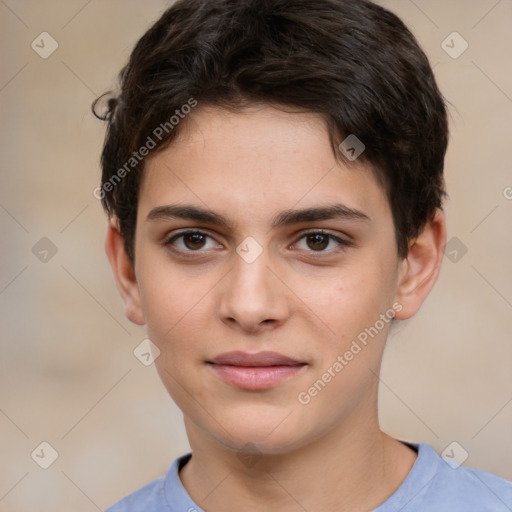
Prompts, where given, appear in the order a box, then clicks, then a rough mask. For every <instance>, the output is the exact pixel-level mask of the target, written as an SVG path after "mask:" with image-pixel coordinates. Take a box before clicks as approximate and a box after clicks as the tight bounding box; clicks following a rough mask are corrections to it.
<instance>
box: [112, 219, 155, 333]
mask: <svg viewBox="0 0 512 512" xmlns="http://www.w3.org/2000/svg"><path fill="white" fill-rule="evenodd" d="M105 251H106V253H107V256H108V259H109V261H110V265H111V267H112V271H113V272H114V277H115V280H116V284H117V289H118V290H119V293H120V294H121V297H122V299H123V302H124V306H125V315H126V317H127V318H128V320H130V321H131V322H133V323H135V324H137V325H144V324H145V321H144V313H143V311H142V307H141V302H140V291H139V285H138V283H137V279H136V277H135V270H134V267H133V263H132V262H131V260H130V258H129V257H128V255H127V254H126V250H125V247H124V238H123V236H122V234H121V232H120V230H119V227H118V223H117V221H116V220H115V219H112V220H111V221H110V222H109V225H108V229H107V236H106V240H105Z"/></svg>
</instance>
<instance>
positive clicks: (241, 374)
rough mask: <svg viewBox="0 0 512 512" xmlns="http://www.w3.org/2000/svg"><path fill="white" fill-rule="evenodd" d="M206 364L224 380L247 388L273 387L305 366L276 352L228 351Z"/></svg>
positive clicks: (301, 362)
mask: <svg viewBox="0 0 512 512" xmlns="http://www.w3.org/2000/svg"><path fill="white" fill-rule="evenodd" d="M207 363H208V365H209V366H210V367H211V368H212V369H213V371H214V372H215V373H216V374H217V376H218V377H220V378H221V379H222V380H223V381H224V382H226V383H227V384H231V385H233V386H236V387H238V388H241V389H246V390H262V389H270V388H273V387H275V386H277V385H278V384H280V383H281V382H283V381H285V380H288V379H290V378H292V377H293V376H295V375H296V374H297V373H298V372H299V371H301V370H302V368H304V367H305V366H306V363H304V362H303V361H298V360H297V359H293V358H291V357H288V356H285V355H283V354H279V353H277V352H258V353H255V354H251V353H248V352H226V353H224V354H220V355H218V356H217V357H215V358H214V359H212V360H211V361H207Z"/></svg>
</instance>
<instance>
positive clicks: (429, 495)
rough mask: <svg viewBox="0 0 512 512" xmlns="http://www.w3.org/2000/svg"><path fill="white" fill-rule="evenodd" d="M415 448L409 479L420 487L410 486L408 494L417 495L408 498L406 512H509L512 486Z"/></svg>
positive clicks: (431, 451) (429, 449)
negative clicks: (415, 452) (420, 511)
mask: <svg viewBox="0 0 512 512" xmlns="http://www.w3.org/2000/svg"><path fill="white" fill-rule="evenodd" d="M417 446H418V448H419V454H418V459H417V463H416V464H415V467H413V470H412V471H411V475H410V476H414V477H415V480H416V483H417V484H418V483H421V484H422V485H421V486H420V485H413V486H411V488H410V489H409V490H410V491H413V490H414V491H416V492H415V493H414V494H413V493H412V492H411V494H413V495H409V496H408V501H409V503H408V505H407V507H409V508H407V507H406V508H405V510H407V511H408V510H415V511H418V510H436V511H437V512H445V511H446V512H448V511H449V512H459V511H460V512H462V511H464V512H466V511H468V510H472V511H475V512H477V511H491V510H492V511H493V512H511V511H512V482H510V481H508V480H505V479H503V478H500V477H498V476H496V475H493V474H491V473H487V472H485V471H480V470H477V469H471V468H468V467H465V466H458V465H456V464H453V463H452V462H451V461H449V459H446V460H445V459H443V458H442V457H440V456H439V455H438V454H437V453H436V452H435V450H434V448H433V447H432V446H430V445H428V444H424V443H420V444H419V445H417ZM412 473H414V475H413V474H412ZM406 481H407V479H406ZM404 483H405V482H404Z"/></svg>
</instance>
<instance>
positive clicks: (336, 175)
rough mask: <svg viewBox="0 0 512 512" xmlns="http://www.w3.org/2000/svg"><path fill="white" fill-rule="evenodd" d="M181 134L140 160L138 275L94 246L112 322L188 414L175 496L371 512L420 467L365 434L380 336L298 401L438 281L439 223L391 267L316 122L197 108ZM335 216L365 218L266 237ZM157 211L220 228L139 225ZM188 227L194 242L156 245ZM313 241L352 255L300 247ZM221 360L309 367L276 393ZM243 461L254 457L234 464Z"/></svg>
mask: <svg viewBox="0 0 512 512" xmlns="http://www.w3.org/2000/svg"><path fill="white" fill-rule="evenodd" d="M183 123H184V124H183V126H181V127H180V128H181V129H182V131H181V132H180V135H179V137H178V138H177V139H176V140H175V141H174V142H173V143H172V144H171V145H170V146H169V147H168V148H166V149H165V150H164V151H162V152H159V153H156V154H155V155H152V156H150V158H148V160H147V162H146V168H145V173H144V179H143V182H142V184H141V190H140V199H139V204H138V218H137V233H136V239H135V254H136V259H135V264H134V265H132V263H131V262H130V261H129V259H128V257H127V255H126V253H125V251H124V247H123V239H122V236H121V234H120V232H119V230H118V227H117V223H116V220H115V219H112V221H111V223H110V226H109V230H108V234H107V242H106V249H107V254H108V257H109V259H110V262H111V264H112V268H113V270H114V274H115V276H116V279H117V284H118V288H119V290H120V292H121V295H122V297H123V299H124V303H125V309H126V315H127V317H128V318H129V319H130V320H131V321H132V322H135V323H136V324H140V325H142V324H146V325H147V329H148V335H149V337H150V339H151V340H152V341H153V343H155V345H156V346H157V347H158V348H159V350H160V356H159V357H158V358H157V359H156V361H155V364H156V366H157V369H158V372H159V374H160V376H161V378H162V381H163V383H164V385H165V386H166V388H167V390H168V392H169V393H170V395H171V396H172V398H173V399H174V400H175V401H176V403H177V404H178V406H179V407H180V408H181V410H182V411H183V414H184V420H185V427H186V429H187V434H188V437H189V442H190V445H191V448H192V452H193V457H192V459H191V460H190V462H189V463H188V464H187V465H186V466H185V467H184V468H183V469H182V470H181V472H180V478H181V480H182V482H183V485H184V486H185V488H186V490H187V491H188V493H189V494H190V495H191V497H192V498H193V499H194V500H195V501H196V502H197V503H198V504H199V505H200V506H201V507H202V508H204V509H205V510H207V511H209V512H210V511H213V512H224V511H226V512H227V511H235V510H244V511H255V512H256V511H263V510H265V511H266V510H280V511H281V512H288V511H298V510H304V509H306V510H308V511H309V512H314V511H324V510H339V511H356V510H357V511H359V512H360V511H361V510H371V509H373V508H375V507H377V506H378V505H379V504H381V503H383V502H384V501H385V500H386V499H387V498H388V497H389V496H390V495H391V494H393V492H394V491H396V489H397V488H398V487H399V486H400V484H401V483H402V482H403V480H404V479H405V477H406V476H407V474H408V472H409V471H410V469H411V467H412V465H413V464H414V461H415V459H416V454H415V452H414V451H413V450H411V449H410V448H408V447H407V446H405V445H404V444H403V443H400V442H399V441H397V440H395V439H393V438H391V437H390V436H388V435H386V434H385V433H383V432H382V431H381V430H380V428H379V424H378V413H377V390H378V382H379V381H378V375H379V371H380V366H381V361H382V355H383V350H384V346H385V342H386V337H387V334H388V330H389V326H390V324H389V323H386V324H385V326H384V328H382V329H381V330H380V331H379V333H378V335H377V336H375V337H374V338H372V339H370V341H369V342H368V344H367V345H366V346H364V348H363V349H362V350H361V351H360V352H359V353H357V355H355V356H354V358H353V359H352V360H351V361H349V362H348V364H347V365H346V366H344V368H343V370H342V371H340V372H339V373H336V376H335V377H334V378H332V379H331V381H330V382H329V383H328V384H327V385H326V386H325V387H324V388H323V389H322V390H321V391H320V392H319V393H317V394H316V396H314V397H312V398H311V400H310V401H309V403H307V404H302V403H300V402H299V400H298V395H299V393H301V392H304V391H307V390H308V389H309V388H310V387H311V386H312V384H313V383H314V382H315V381H317V380H318V379H320V378H321V377H322V374H324V373H325V372H326V371H327V369H328V368H329V367H332V365H333V363H334V362H335V361H336V360H337V357H338V356H339V355H342V354H344V353H345V352H346V351H347V350H348V348H349V347H350V345H351V343H352V341H353V340H354V339H356V337H357V335H358V334H359V333H361V332H362V331H364V330H365V328H368V327H370V326H373V325H374V324H375V323H376V321H377V320H378V319H379V317H380V315H381V314H383V313H385V312H386V311H387V310H389V309H390V308H392V305H393V304H396V303H398V304H399V305H400V311H399V312H397V313H396V318H397V319H407V318H410V317H411V316H413V315H414V314H415V313H416V312H417V311H418V309H419V308H420V306H421V304H422V302H423V301H424V300H425V298H426V297H427V295H428V293H429V292H430V290H431V288H432V286H433V285H434V283H435V281H436V279H437V276H438V273H439V269H440V265H441V260H442V254H443V247H444V245H445V243H446V227H445V218H444V215H443V213H442V211H440V210H438V211H437V213H436V215H435V218H434V219H433V221H432V222H429V223H428V224H427V225H426V226H425V228H424V230H423V232H422V233H421V234H420V236H419V237H418V238H417V239H415V240H412V241H411V243H410V251H409V254H408V257H407V258H406V259H400V258H399V257H398V255H397V247H396V241H395V237H394V227H393V219H392V215H391V209H390V206H389V204H388V201H387V199H386V196H385V193H384V190H383V189H382V188H381V186H380V185H379V184H378V182H377V181H376V179H375V177H374V175H373V173H372V172H371V169H370V168H369V166H368V164H367V163H364V162H362V160H356V161H355V162H353V163H352V164H351V165H350V167H348V166H347V165H345V164H343V163H341V162H340V161H338V160H337V159H336V158H335V157H334V155H333V152H332V149H331V147H330V144H329V139H328V135H327V128H326V125H325V122H324V120H323V119H322V118H321V117H320V116H319V115H317V114H313V113H288V112H283V111H281V110H279V109H276V108H273V107H271V106H269V105H253V106H251V107H250V108H246V109H244V110H242V111H239V112H236V113H234V112H228V111H226V110H221V109H218V108H214V107H198V108H197V109H196V110H195V111H194V113H193V114H191V115H190V116H189V117H188V118H187V119H186V121H183ZM335 203H336V204H343V205H345V206H346V207H348V208H351V209H355V210H358V211H360V212H363V213H364V214H365V215H366V216H367V217H368V219H366V220H365V219H363V220H362V219H360V218H333V219H327V220H314V221H306V222H300V223H295V224H293V225H281V226H273V224H272V220H273V218H274V217H275V216H276V215H277V214H279V213H280V212H282V211H284V210H298V209H305V208H318V207H325V206H330V205H332V204H335ZM171 204H180V205H183V204H187V205H192V206H195V207H198V208H204V209H208V210H211V211H213V212H215V213H217V214H219V215H222V216H223V217H225V218H226V219H227V220H228V221H229V222H230V223H232V226H231V227H230V228H229V229H228V228H226V227H223V226H220V225H214V224H208V223H205V222H204V221H198V220H191V219H181V218H172V217H165V216H162V215H161V216H159V217H158V218H154V219H148V215H149V214H150V212H151V211H152V210H154V209H155V208H157V207H161V206H165V205H171ZM187 228H189V229H190V228H193V229H197V230H199V231H201V232H202V233H204V234H205V235H208V236H206V237H199V239H197V238H195V239H193V240H192V241H191V239H190V237H189V238H183V237H182V238H179V239H177V240H175V241H174V242H173V244H171V245H166V242H167V241H168V240H169V238H171V237H172V235H175V234H177V233H179V232H180V231H182V230H183V229H187ZM315 230H316V231H318V230H325V231H326V232H327V233H329V234H332V235H333V236H337V237H340V238H341V239H344V240H347V241H349V242H350V244H349V245H340V244H339V243H337V242H336V241H335V240H334V239H332V238H329V237H322V236H320V238H319V239H318V238H315V237H311V236H310V237H309V238H308V237H305V236H304V235H305V234H306V233H307V232H310V231H315ZM246 237H253V238H254V239H255V240H256V241H257V242H258V244H259V245H260V247H261V249H262V253H261V254H260V255H259V257H258V258H257V259H256V260H255V261H253V262H252V263H248V262H246V261H245V260H244V259H243V258H242V257H240V256H239V254H237V252H236V248H237V247H238V246H240V244H241V243H242V242H243V241H244V240H245V239H246ZM198 240H199V242H198ZM315 241H316V242H317V244H316V245H315ZM318 241H320V242H321V243H318ZM187 244H188V245H187ZM194 250H195V252H194ZM186 251H188V252H186ZM233 350H240V351H243V352H251V353H256V352H260V351H264V350H268V351H274V352H279V353H281V354H284V355H286V356H288V357H292V358H294V359H298V360H300V361H302V362H304V363H306V364H305V366H303V368H302V369H301V370H300V371H299V372H298V373H296V374H295V375H294V376H293V377H291V378H289V379H288V380H286V381H284V382H281V383H279V384H278V385H277V386H275V387H274V388H272V389H266V390H260V391H248V390H243V389H240V388H238V387H234V386H232V385H230V384H227V383H226V382H224V381H223V380H221V379H220V378H219V377H218V376H217V374H216V373H215V372H214V371H212V368H211V366H210V365H208V364H207V363H206V361H208V360H211V359H212V358H213V357H215V356H217V355H219V354H221V353H224V352H228V351H233ZM247 443H250V445H248V446H247ZM250 452H252V453H253V454H255V455H254V459H244V458H243V457H240V454H241V453H244V454H245V455H247V454H250Z"/></svg>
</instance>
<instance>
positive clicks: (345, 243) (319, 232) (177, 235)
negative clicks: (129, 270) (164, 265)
mask: <svg viewBox="0 0 512 512" xmlns="http://www.w3.org/2000/svg"><path fill="white" fill-rule="evenodd" d="M192 234H193V235H203V236H206V237H208V238H211V239H212V240H213V237H211V236H210V235H209V234H208V233H205V232H203V231H199V230H195V229H194V230H192V229H189V230H185V231H180V232H179V233H175V234H174V235H172V236H171V237H170V238H168V239H167V240H165V241H164V244H163V245H164V246H166V247H169V246H172V245H173V244H174V242H175V241H176V240H178V239H179V238H183V237H184V236H186V235H192ZM310 235H324V236H327V237H328V238H329V239H330V240H334V241H335V242H337V243H338V244H339V245H338V247H337V248H335V249H331V250H329V251H326V250H322V251H314V250H312V249H310V250H308V251H307V252H309V253H310V254H314V255H322V254H327V255H330V254H332V253H335V252H338V251H340V250H343V249H345V248H348V247H351V246H352V245H353V244H352V243H351V242H349V241H348V240H345V239H343V238H340V237H338V236H336V235H333V234H332V233H329V232H327V231H323V230H313V231H308V232H306V233H302V235H301V236H300V237H299V238H298V240H297V242H298V241H300V240H302V239H305V238H306V237H308V236H310ZM297 242H295V244H296V243H297ZM172 250H174V251H176V252H179V253H181V254H186V255H187V256H188V255H190V256H191V255H193V254H194V253H198V254H200V253H203V252H206V251H204V250H202V249H198V250H196V251H194V250H190V249H188V250H186V251H184V250H182V249H176V248H173V249H172Z"/></svg>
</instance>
